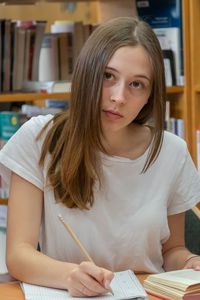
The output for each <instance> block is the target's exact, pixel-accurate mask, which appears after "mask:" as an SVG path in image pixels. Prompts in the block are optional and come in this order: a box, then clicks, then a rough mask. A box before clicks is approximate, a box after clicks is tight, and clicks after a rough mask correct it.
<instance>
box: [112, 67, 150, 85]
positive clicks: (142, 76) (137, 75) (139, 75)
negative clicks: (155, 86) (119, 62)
mask: <svg viewBox="0 0 200 300" xmlns="http://www.w3.org/2000/svg"><path fill="white" fill-rule="evenodd" d="M106 70H111V71H114V72H117V73H119V71H118V70H116V69H115V68H112V67H109V66H107V67H106ZM134 77H138V78H144V79H147V80H148V81H149V82H151V79H150V78H149V77H147V76H146V75H143V74H136V75H134Z"/></svg>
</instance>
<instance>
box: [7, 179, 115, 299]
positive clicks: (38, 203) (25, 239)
mask: <svg viewBox="0 0 200 300" xmlns="http://www.w3.org/2000/svg"><path fill="white" fill-rule="evenodd" d="M42 209H43V192H42V191H41V190H40V189H39V188H37V187H36V186H35V185H33V184H31V183H30V182H28V181H26V180H25V179H23V178H22V177H20V176H18V175H16V174H15V173H12V175H11V186H10V197H9V201H8V223H7V250H6V263H7V268H8V271H9V273H10V274H11V275H12V276H13V277H15V278H17V279H19V280H21V281H25V282H29V283H32V284H38V285H43V286H49V287H55V288H61V289H68V290H69V292H70V293H71V295H73V296H86V295H87V296H93V295H97V294H101V293H105V292H108V288H109V283H110V281H111V280H112V278H113V273H112V272H110V271H108V270H105V269H103V268H100V267H97V266H96V265H94V264H92V263H90V262H84V263H81V264H80V265H76V264H73V263H69V262H61V261H58V260H55V259H52V258H50V257H48V256H46V255H44V254H42V253H41V252H39V251H37V245H38V238H39V229H40V223H41V216H42ZM66 251H67V249H66Z"/></svg>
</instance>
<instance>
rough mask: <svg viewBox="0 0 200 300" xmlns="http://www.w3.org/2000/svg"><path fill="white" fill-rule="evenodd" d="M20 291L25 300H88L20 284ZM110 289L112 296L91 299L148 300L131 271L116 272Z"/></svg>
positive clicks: (62, 291) (58, 291)
mask: <svg viewBox="0 0 200 300" xmlns="http://www.w3.org/2000/svg"><path fill="white" fill-rule="evenodd" d="M21 286H22V289H23V291H24V293H25V298H26V300H66V299H76V300H83V299H90V300H91V297H90V298H77V297H76V298H73V297H72V296H70V295H69V293H68V292H67V291H66V290H59V289H53V288H46V287H42V286H37V285H32V284H27V283H24V282H22V283H21ZM111 288H112V290H113V292H114V296H113V295H111V294H110V293H108V294H106V295H102V296H99V297H93V298H92V299H95V300H101V299H102V300H105V299H113V300H119V299H137V300H139V299H141V300H144V299H148V296H147V294H146V292H145V290H144V288H143V286H142V285H141V284H140V282H139V280H138V279H137V277H136V276H135V274H134V273H133V272H132V271H131V270H127V271H123V272H116V273H115V276H114V279H113V280H112V282H111Z"/></svg>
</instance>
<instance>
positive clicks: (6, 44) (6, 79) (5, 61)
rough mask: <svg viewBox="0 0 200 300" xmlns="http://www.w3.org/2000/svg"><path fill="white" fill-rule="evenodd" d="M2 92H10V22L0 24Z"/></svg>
mask: <svg viewBox="0 0 200 300" xmlns="http://www.w3.org/2000/svg"><path fill="white" fill-rule="evenodd" d="M1 34H2V91H3V92H9V91H10V65H11V20H3V22H2V31H1Z"/></svg>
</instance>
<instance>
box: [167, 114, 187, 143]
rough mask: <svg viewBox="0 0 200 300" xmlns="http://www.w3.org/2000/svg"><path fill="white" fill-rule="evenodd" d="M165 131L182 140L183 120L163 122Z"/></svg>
mask: <svg viewBox="0 0 200 300" xmlns="http://www.w3.org/2000/svg"><path fill="white" fill-rule="evenodd" d="M165 130H167V131H170V132H171V133H174V134H176V135H178V136H179V137H180V138H182V139H184V120H183V119H176V118H169V119H166V120H165Z"/></svg>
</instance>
